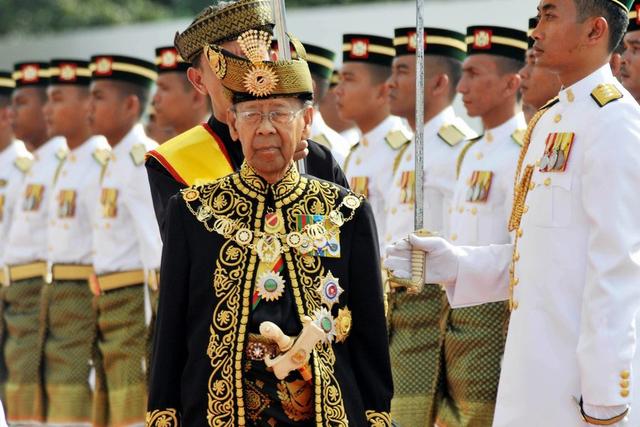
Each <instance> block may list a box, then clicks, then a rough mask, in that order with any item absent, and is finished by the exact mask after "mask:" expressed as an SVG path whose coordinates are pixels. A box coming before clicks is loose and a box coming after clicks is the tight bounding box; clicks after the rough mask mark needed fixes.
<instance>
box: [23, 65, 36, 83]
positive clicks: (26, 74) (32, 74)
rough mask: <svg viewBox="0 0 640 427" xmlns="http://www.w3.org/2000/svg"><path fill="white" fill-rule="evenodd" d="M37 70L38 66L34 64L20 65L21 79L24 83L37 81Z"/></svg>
mask: <svg viewBox="0 0 640 427" xmlns="http://www.w3.org/2000/svg"><path fill="white" fill-rule="evenodd" d="M38 71H40V67H39V66H37V65H35V64H29V65H25V66H24V67H22V81H23V82H25V83H34V82H37V81H38Z"/></svg>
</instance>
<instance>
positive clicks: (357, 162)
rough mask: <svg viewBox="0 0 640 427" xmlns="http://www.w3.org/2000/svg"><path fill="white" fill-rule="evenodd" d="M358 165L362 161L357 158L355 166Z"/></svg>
mask: <svg viewBox="0 0 640 427" xmlns="http://www.w3.org/2000/svg"><path fill="white" fill-rule="evenodd" d="M360 163H362V159H361V158H360V157H358V158H357V159H356V165H359V164H360Z"/></svg>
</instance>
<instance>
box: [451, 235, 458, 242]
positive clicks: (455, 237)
mask: <svg viewBox="0 0 640 427" xmlns="http://www.w3.org/2000/svg"><path fill="white" fill-rule="evenodd" d="M456 240H458V235H457V234H455V233H454V234H452V235H451V241H452V242H455V241H456Z"/></svg>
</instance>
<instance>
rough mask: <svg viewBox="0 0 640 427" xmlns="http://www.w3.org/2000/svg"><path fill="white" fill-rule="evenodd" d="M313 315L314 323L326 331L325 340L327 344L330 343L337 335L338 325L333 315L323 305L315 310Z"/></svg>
mask: <svg viewBox="0 0 640 427" xmlns="http://www.w3.org/2000/svg"><path fill="white" fill-rule="evenodd" d="M313 315H314V321H313V323H315V324H316V325H317V326H318V327H319V328H320V329H322V332H324V334H325V336H324V338H323V341H324V342H325V343H326V344H330V343H331V342H332V341H333V340H334V338H335V337H336V325H335V320H334V319H333V316H332V315H331V313H330V312H329V311H328V310H327V309H326V308H324V307H321V308H319V309H318V310H316V311H314V312H313Z"/></svg>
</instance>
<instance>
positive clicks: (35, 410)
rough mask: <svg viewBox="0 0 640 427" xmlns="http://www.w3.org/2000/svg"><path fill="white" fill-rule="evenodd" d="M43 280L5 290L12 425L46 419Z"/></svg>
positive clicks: (8, 398) (8, 405)
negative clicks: (41, 333) (41, 336)
mask: <svg viewBox="0 0 640 427" xmlns="http://www.w3.org/2000/svg"><path fill="white" fill-rule="evenodd" d="M43 282H44V281H43V280H42V279H41V278H35V279H25V280H18V281H15V282H13V283H12V284H11V286H9V287H8V288H6V289H5V290H4V310H3V312H4V324H5V328H6V332H7V333H6V336H5V340H4V359H5V363H6V366H7V383H6V387H5V393H6V400H5V401H4V402H3V404H4V405H5V410H6V415H7V420H8V421H9V423H20V424H22V423H31V422H38V421H42V419H43V417H44V408H43V404H44V402H43V399H44V396H43V390H42V378H41V375H40V360H41V351H42V348H41V346H40V340H39V336H38V332H39V331H38V324H39V318H40V291H41V289H42V285H43Z"/></svg>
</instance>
